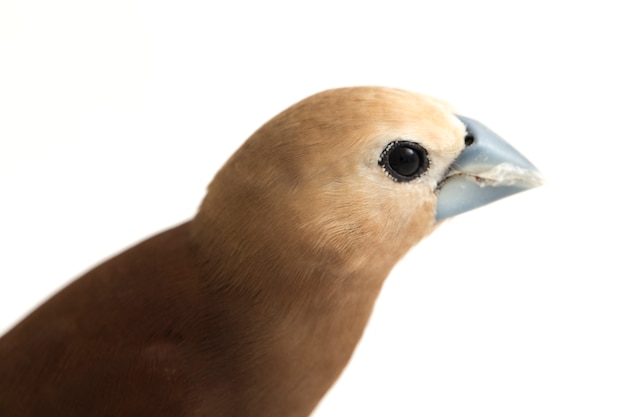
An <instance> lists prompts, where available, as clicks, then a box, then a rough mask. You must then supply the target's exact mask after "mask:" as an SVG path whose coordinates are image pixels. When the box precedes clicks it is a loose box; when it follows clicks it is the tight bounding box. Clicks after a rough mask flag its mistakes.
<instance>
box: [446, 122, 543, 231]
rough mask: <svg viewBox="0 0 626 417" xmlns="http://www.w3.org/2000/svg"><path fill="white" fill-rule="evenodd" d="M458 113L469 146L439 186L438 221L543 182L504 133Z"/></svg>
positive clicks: (535, 169) (537, 172)
mask: <svg viewBox="0 0 626 417" xmlns="http://www.w3.org/2000/svg"><path fill="white" fill-rule="evenodd" d="M457 117H458V118H459V119H460V120H461V121H462V122H463V123H465V126H466V128H467V136H466V147H465V149H464V150H463V152H461V154H460V155H459V156H458V157H457V159H456V160H455V161H454V162H453V163H452V165H451V167H450V170H449V171H448V173H447V174H446V176H445V178H444V179H443V180H442V181H441V182H440V183H439V185H438V187H437V192H438V199H437V211H436V214H435V219H436V221H441V220H443V219H446V218H448V217H452V216H456V215H457V214H460V213H463V212H466V211H469V210H472V209H475V208H477V207H480V206H484V205H485V204H489V203H491V202H493V201H496V200H499V199H501V198H504V197H507V196H510V195H512V194H516V193H519V192H520V191H524V190H528V189H531V188H535V187H538V186H539V185H541V184H542V183H543V178H542V177H541V174H540V173H539V171H538V170H537V168H535V167H534V165H533V164H531V163H530V161H528V159H526V158H525V157H524V156H523V155H522V154H521V153H519V152H518V151H517V150H516V149H515V148H513V147H512V146H511V145H509V144H508V143H506V142H505V141H504V140H503V139H502V138H501V137H499V136H498V135H497V134H495V133H494V132H492V131H491V130H489V129H488V128H487V127H486V126H485V125H483V124H482V123H479V122H477V121H476V120H473V119H470V118H468V117H463V116H457ZM472 140H473V141H472Z"/></svg>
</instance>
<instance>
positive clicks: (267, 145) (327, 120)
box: [198, 87, 539, 269]
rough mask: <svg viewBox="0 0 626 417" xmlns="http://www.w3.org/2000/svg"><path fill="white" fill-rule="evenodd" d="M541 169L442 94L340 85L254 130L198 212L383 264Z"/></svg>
mask: <svg viewBox="0 0 626 417" xmlns="http://www.w3.org/2000/svg"><path fill="white" fill-rule="evenodd" d="M538 178H539V176H538V173H537V170H536V169H535V168H534V167H533V166H532V164H530V162H528V161H527V160H526V159H525V158H524V157H523V156H521V154H519V152H517V151H516V150H515V149H513V148H512V147H510V146H509V145H507V144H506V143H505V142H504V141H502V139H500V138H499V137H498V136H497V135H495V134H494V133H493V132H491V131H489V130H488V129H486V128H485V127H484V126H483V125H481V124H480V123H478V122H476V121H474V120H472V119H469V118H465V117H461V116H457V115H456V114H455V113H454V112H453V111H452V109H451V108H450V107H449V106H448V105H447V104H445V103H443V102H441V101H439V100H436V99H434V98H431V97H427V96H424V95H419V94H414V93H411V92H406V91H402V90H397V89H389V88H376V87H360V88H343V89H336V90H329V91H325V92H322V93H319V94H316V95H314V96H312V97H309V98H307V99H305V100H303V101H301V102H299V103H297V104H295V105H293V106H292V107H290V108H288V109H287V110H285V111H284V112H282V113H281V114H279V115H278V116H276V117H275V118H273V119H272V120H270V121H269V122H268V123H266V124H265V125H264V126H262V127H261V128H260V129H259V130H258V131H256V132H255V133H254V134H253V135H252V136H251V137H250V138H249V139H248V140H247V141H246V142H245V143H244V144H243V145H242V146H241V148H240V149H239V150H238V151H237V152H236V153H235V154H234V155H233V156H232V157H231V158H230V160H229V161H228V162H227V163H226V164H225V166H224V168H223V169H222V170H221V171H220V172H219V173H218V174H217V175H216V177H215V179H214V180H213V182H212V183H211V184H210V186H209V191H208V194H207V197H206V199H205V201H204V203H203V206H202V208H201V210H200V212H199V214H198V217H199V218H205V219H206V218H208V217H211V220H210V221H209V220H207V222H206V223H208V224H213V225H215V224H218V223H219V222H222V223H224V222H225V223H226V224H228V225H230V226H229V227H230V228H231V230H230V233H229V235H230V236H240V237H241V238H243V237H244V236H255V237H257V238H261V239H263V242H264V243H263V244H264V245H269V246H271V247H273V248H274V250H277V251H281V250H282V251H284V250H286V248H289V249H292V250H300V251H306V252H305V253H307V254H308V255H309V256H310V259H314V258H315V257H316V256H317V257H318V258H319V259H320V261H322V260H323V262H331V261H332V260H333V259H337V260H338V261H340V262H343V263H344V265H345V263H346V262H347V260H349V262H350V266H351V267H352V268H354V269H359V268H363V267H367V265H371V263H372V259H373V258H375V259H377V263H378V264H384V265H386V266H387V267H390V266H392V265H393V264H394V263H395V262H396V261H397V260H398V258H399V257H400V256H402V255H403V254H404V253H405V252H406V251H407V250H408V249H409V248H410V247H411V246H413V245H414V244H416V243H417V242H418V241H419V240H420V239H422V238H423V237H424V236H426V235H427V234H429V233H430V232H431V231H432V230H433V229H434V228H435V227H436V226H437V225H438V224H439V223H440V222H441V221H442V220H443V219H444V218H447V217H451V216H453V215H456V214H459V213H461V212H463V211H467V210H469V209H472V208H475V207H478V206H481V205H483V204H486V203H488V202H491V201H494V200H496V199H498V198H501V197H503V196H506V195H510V194H512V193H514V192H518V191H521V190H523V189H527V188H531V187H532V186H535V185H537V184H538V181H539V180H538ZM252 219H254V221H252ZM250 228H255V230H250ZM237 245H239V247H242V246H246V249H247V250H250V249H251V248H250V247H249V246H248V244H247V243H245V242H238V243H237ZM237 245H235V246H237ZM283 246H284V247H283Z"/></svg>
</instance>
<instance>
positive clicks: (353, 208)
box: [0, 88, 466, 417]
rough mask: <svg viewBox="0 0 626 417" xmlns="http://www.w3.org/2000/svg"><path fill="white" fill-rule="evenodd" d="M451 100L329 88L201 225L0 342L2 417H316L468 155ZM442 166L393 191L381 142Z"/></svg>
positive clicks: (263, 148) (69, 296)
mask: <svg viewBox="0 0 626 417" xmlns="http://www.w3.org/2000/svg"><path fill="white" fill-rule="evenodd" d="M465 133H466V132H465V126H464V124H463V123H462V122H461V121H460V120H459V119H457V118H456V117H455V116H454V115H453V114H452V113H451V112H450V110H449V109H448V108H447V107H446V105H444V104H442V103H440V102H438V101H436V100H434V99H431V98H428V97H424V96H420V95H416V94H412V93H407V92H404V91H400V90H392V89H383V88H351V89H339V90H331V91H327V92H324V93H320V94H318V95H315V96H313V97H310V98H308V99H306V100H304V101H302V102H300V103H298V104H296V105H294V106H292V107H291V108H289V109H287V110H286V111H285V112H283V113H281V114H280V115H278V116H277V117H276V118H274V119H273V120H271V121H270V122H268V123H267V124H266V125H264V126H263V127H261V128H260V129H259V130H258V131H257V132H256V133H254V135H253V136H252V137H251V138H250V139H248V141H247V142H245V143H244V144H243V146H242V147H241V148H240V149H239V150H238V151H237V152H236V153H235V154H234V155H233V156H232V157H231V158H230V160H229V161H228V162H226V164H225V165H224V167H223V168H222V169H221V171H220V172H219V173H218V174H217V175H216V177H215V178H214V180H213V181H212V182H211V184H210V186H209V188H208V193H207V195H206V197H205V199H204V201H203V202H202V204H201V207H200V210H199V211H198V214H197V215H196V216H195V218H193V219H192V220H191V221H189V222H187V223H184V224H182V225H180V226H178V227H175V228H173V229H170V230H168V231H165V232H163V233H161V234H158V235H156V236H154V237H152V238H150V239H148V240H146V241H144V242H142V243H140V244H138V245H136V246H135V247H133V248H131V249H129V250H128V251H126V252H124V253H122V254H120V255H118V256H116V257H114V258H112V259H110V260H109V261H107V262H105V263H103V264H102V265H100V266H98V267H96V268H95V269H93V270H92V271H90V272H88V273H87V274H85V275H84V276H83V277H81V278H79V279H78V280H76V281H75V282H73V283H72V284H70V285H69V286H68V287H67V288H65V289H63V290H62V291H61V292H59V293H58V294H57V295H55V296H54V297H52V298H51V299H50V300H49V301H47V302H46V303H45V304H43V305H42V306H41V307H39V308H38V309H37V310H36V311H35V312H33V313H32V314H31V315H30V316H28V317H27V318H26V319H25V320H24V321H22V322H21V323H19V324H18V325H17V326H16V327H15V328H13V329H12V330H11V331H9V332H8V333H7V334H6V335H5V336H4V337H2V338H1V339H0V416H16V417H17V416H42V417H43V416H45V417H54V416H63V417H72V416H81V417H82V416H94V417H95V416H133V417H136V416H150V417H159V416H164V417H165V416H168V417H178V416H181V417H182V416H185V417H191V416H238V417H244V416H268V417H269V416H271V417H280V416H289V417H297V416H307V415H308V414H310V413H311V411H312V410H313V408H314V407H315V406H316V404H317V403H318V401H319V400H320V399H321V397H322V396H323V395H324V393H325V392H326V391H327V390H328V389H329V388H330V386H331V385H332V384H333V382H334V381H335V380H336V379H337V377H338V376H339V374H340V372H341V371H342V369H343V368H344V367H345V365H346V363H347V362H348V360H349V359H350V356H351V354H352V352H353V349H354V347H355V345H356V343H357V342H358V340H359V338H360V337H361V334H362V332H363V329H364V327H365V325H366V323H367V320H368V318H369V315H370V312H371V311H372V307H373V305H374V301H375V300H376V297H377V295H378V292H379V291H380V288H381V285H382V284H383V281H384V280H385V277H386V276H387V274H388V273H389V271H390V269H391V268H392V267H393V266H394V264H395V263H396V262H397V261H398V260H399V259H400V258H401V257H402V256H403V255H404V254H405V253H406V252H407V251H408V249H409V248H410V247H411V246H413V245H414V244H415V243H417V242H418V241H419V240H420V239H422V238H423V237H424V236H426V235H427V234H429V233H430V232H431V231H432V230H433V228H434V227H435V225H436V222H435V219H434V212H435V207H436V201H437V195H436V192H435V190H436V187H437V184H438V183H439V182H440V181H441V180H442V178H443V177H444V175H445V174H446V172H447V171H448V168H449V167H450V164H451V163H452V162H453V161H454V159H455V158H456V157H457V156H458V155H459V153H460V152H461V151H462V150H463V148H464V146H465V144H464V136H465ZM398 138H412V139H414V140H419V142H420V144H421V145H422V146H423V147H424V148H425V149H427V151H428V157H429V160H430V166H429V168H428V171H427V172H426V173H424V174H423V175H422V176H421V177H420V178H419V180H416V181H411V182H397V181H393V180H392V178H390V177H389V176H388V175H387V174H386V173H385V171H384V170H383V169H382V168H381V166H379V163H378V158H379V156H380V155H381V151H382V150H383V149H384V148H385V146H386V145H387V144H388V143H389V142H391V141H393V140H397V139H398Z"/></svg>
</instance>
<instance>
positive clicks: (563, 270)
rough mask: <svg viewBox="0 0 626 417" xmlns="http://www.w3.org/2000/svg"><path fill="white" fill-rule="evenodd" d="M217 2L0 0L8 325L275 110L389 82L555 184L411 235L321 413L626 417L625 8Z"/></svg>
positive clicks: (167, 212) (133, 236) (1, 317)
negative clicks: (458, 119) (414, 240)
mask: <svg viewBox="0 0 626 417" xmlns="http://www.w3.org/2000/svg"><path fill="white" fill-rule="evenodd" d="M221 3H225V2H207V1H184V0H183V1H181V0H177V1H155V0H152V1H139V0H123V1H122V0H106V1H104V0H97V1H88V0H76V1H71V0H56V1H29V0H2V2H1V3H0V332H3V331H5V330H7V329H8V328H9V327H10V326H11V325H13V324H14V323H15V322H16V321H17V320H18V319H20V318H21V317H23V316H24V315H25V314H26V313H27V312H28V311H29V310H31V309H32V308H33V307H34V306H35V305H37V304H38V303H39V302H41V301H42V300H44V299H45V298H46V297H48V296H49V295H50V294H51V293H53V292H54V291H56V290H57V289H58V288H59V287H61V286H63V285H64V284H65V283H67V282H68V280H70V279H71V278H73V277H76V276H78V275H79V274H80V273H81V272H83V271H85V270H86V269H88V268H89V267H91V266H93V265H94V264H96V263H97V262H99V261H101V260H103V259H105V258H107V257H109V256H110V255H111V254H113V253H116V252H118V251H120V250H121V249H123V248H125V247H127V246H129V245H130V244H132V243H134V242H136V241H138V240H140V239H142V238H144V237H146V236H148V235H150V234H153V233H154V232H157V231H160V230H162V229H165V228H167V227H169V226H171V225H174V224H176V223H179V222H181V221H183V220H185V219H187V218H189V217H191V216H192V215H193V214H194V212H195V209H196V207H197V206H198V203H199V201H200V199H201V198H202V195H203V193H204V187H205V185H206V184H207V183H208V182H209V181H210V179H211V177H212V175H213V174H214V172H215V171H216V170H217V169H218V168H219V167H220V166H221V164H222V163H223V162H224V161H225V159H226V158H227V157H228V156H229V155H230V154H231V152H232V151H233V150H235V149H236V148H237V147H238V146H239V145H240V144H241V143H242V142H243V141H244V140H245V139H246V138H247V137H248V136H249V135H250V134H251V133H252V132H253V131H254V130H255V129H256V128H257V127H259V126H260V125H261V124H262V123H263V122H265V121H266V120H267V119H269V118H270V117H272V116H273V115H275V114H276V113H277V112H279V111H281V110H282V109H284V108H285V107H287V106H289V105H290V104H292V103H294V102H296V101H298V100H300V99H302V98H304V97H306V96H308V95H310V94H313V93H315V92H318V91H320V90H324V89H327V88H332V87H339V86H350V85H385V86H392V87H400V88H404V89H408V90H413V91H417V92H422V93H427V94H431V95H434V96H437V97H440V98H443V99H445V100H447V101H449V102H451V103H453V104H454V105H455V106H456V107H457V109H458V110H459V112H460V113H462V114H465V115H467V116H470V117H473V118H476V119H479V120H481V121H482V122H483V123H485V124H487V125H488V126H490V127H491V128H492V129H493V130H495V131H496V132H498V133H500V134H501V135H502V136H503V137H505V138H506V139H507V140H508V141H509V142H511V143H512V144H514V146H516V147H517V148H518V149H519V150H521V151H522V152H523V153H524V154H525V155H526V156H527V157H528V158H529V159H531V160H532V161H533V162H534V163H535V165H537V166H538V167H539V168H540V169H541V170H542V172H543V174H544V175H545V177H546V178H547V179H548V184H547V185H546V186H544V187H542V188H541V189H536V190H533V191H529V192H526V193H522V194H519V195H516V196H514V197H511V198H508V199H506V200H502V201H500V202H497V203H495V204H492V205H490V206H488V207H484V208H482V209H479V210H477V211H474V212H470V213H467V214H464V215H462V216H460V217H458V218H456V219H454V220H453V221H451V222H449V223H447V224H445V225H444V226H443V227H441V228H440V229H439V230H438V231H437V232H436V233H435V234H433V235H432V236H431V237H430V238H428V239H427V240H425V241H424V242H422V243H421V244H420V245H418V247H416V248H415V249H414V250H413V251H412V252H411V253H409V255H408V256H407V257H406V258H405V259H404V260H403V262H401V263H400V264H399V265H398V267H397V268H396V269H395V270H394V272H393V273H392V275H391V276H390V277H389V280H388V281H387V284H386V286H385V289H384V291H383V294H382V296H381V298H380V299H379V302H378V305H377V308H376V311H375V312H374V316H373V318H372V320H371V323H370V326H369V328H368V330H367V332H366V335H365V337H364V338H363V340H362V342H361V344H360V345H359V348H358V349H357V352H356V354H355V356H354V358H353V360H352V362H351V363H350V365H349V366H348V369H347V370H346V372H345V373H344V375H343V376H342V378H341V379H340V381H339V382H338V383H337V385H336V386H335V387H334V388H333V390H331V392H330V393H329V394H328V396H327V397H326V398H325V399H324V401H323V402H322V403H321V405H320V406H319V408H318V410H317V411H316V413H315V416H316V417H323V416H325V417H330V416H467V415H476V416H481V417H485V416H529V415H532V416H566V415H567V416H624V415H626V334H625V332H626V326H625V325H626V284H625V282H624V280H625V279H626V273H625V268H624V261H623V256H624V255H623V253H624V247H623V246H624V244H623V241H624V232H625V231H626V228H625V225H624V220H623V219H624V210H625V209H626V204H624V202H623V197H622V194H623V189H624V170H623V168H622V166H623V161H624V150H625V149H626V145H625V144H626V129H624V124H623V120H624V119H625V118H626V108H625V107H626V106H625V105H624V97H626V82H625V81H624V78H625V77H626V64H625V63H624V59H625V58H624V57H625V50H626V47H625V40H626V30H625V29H624V27H625V25H624V23H623V16H624V13H623V12H622V11H620V10H619V9H618V8H617V5H618V4H619V3H618V2H611V1H603V0H599V1H594V2H584V1H575V2H564V1H560V2H559V1H545V0H544V1H527V2H524V3H520V2H518V3H512V2H496V1H476V2H462V1H438V2H408V1H407V2H397V1H384V2H382V1H381V2H356V1H355V2H339V1H333V2H330V1H328V2H327V1H317V2H310V3H309V4H308V5H303V4H297V3H296V2H290V3H289V4H288V3H287V2H285V3H278V2H271V1H262V2H256V4H253V2H249V3H248V4H246V3H243V2H230V5H229V6H224V5H220V6H212V5H211V4H221ZM522 4H523V6H522Z"/></svg>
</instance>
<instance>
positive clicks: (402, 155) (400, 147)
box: [378, 141, 429, 181]
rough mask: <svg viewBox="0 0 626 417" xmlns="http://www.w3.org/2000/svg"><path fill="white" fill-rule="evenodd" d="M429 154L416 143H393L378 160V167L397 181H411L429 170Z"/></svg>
mask: <svg viewBox="0 0 626 417" xmlns="http://www.w3.org/2000/svg"><path fill="white" fill-rule="evenodd" d="M428 164H429V161H428V152H426V149H424V148H422V147H421V146H420V145H419V144H417V143H415V142H408V141H395V142H391V143H390V144H389V145H387V147H386V148H385V150H384V151H383V153H382V154H380V158H379V159H378V165H380V166H381V167H383V169H384V170H385V172H387V173H388V174H389V175H390V176H391V178H393V179H394V180H395V181H410V180H413V179H415V178H417V177H419V176H420V175H422V174H423V173H424V171H426V170H427V169H428Z"/></svg>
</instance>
